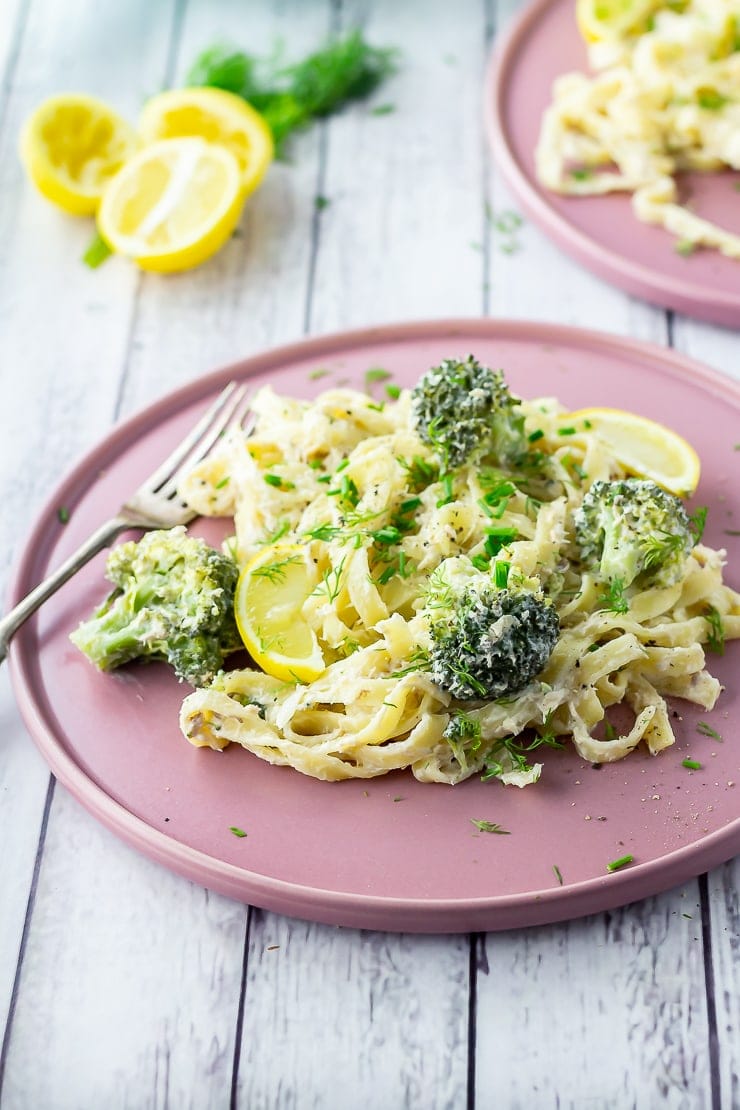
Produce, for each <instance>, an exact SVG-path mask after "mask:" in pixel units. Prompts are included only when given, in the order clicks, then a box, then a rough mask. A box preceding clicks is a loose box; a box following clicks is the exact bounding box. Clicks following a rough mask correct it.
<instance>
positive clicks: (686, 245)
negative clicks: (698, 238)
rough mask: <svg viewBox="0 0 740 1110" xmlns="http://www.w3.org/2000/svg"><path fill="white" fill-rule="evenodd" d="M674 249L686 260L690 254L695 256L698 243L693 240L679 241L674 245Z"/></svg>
mask: <svg viewBox="0 0 740 1110" xmlns="http://www.w3.org/2000/svg"><path fill="white" fill-rule="evenodd" d="M673 249H674V251H675V252H676V254H680V255H682V256H683V257H684V258H688V256H689V255H690V254H693V253H694V251H695V250H696V243H695V242H694V240H693V239H677V240H676V242H675V243H674V245H673Z"/></svg>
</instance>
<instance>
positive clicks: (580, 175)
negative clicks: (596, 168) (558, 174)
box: [570, 169, 591, 181]
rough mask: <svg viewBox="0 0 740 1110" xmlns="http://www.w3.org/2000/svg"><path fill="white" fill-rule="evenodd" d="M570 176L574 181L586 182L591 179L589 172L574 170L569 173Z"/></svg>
mask: <svg viewBox="0 0 740 1110" xmlns="http://www.w3.org/2000/svg"><path fill="white" fill-rule="evenodd" d="M570 176H571V177H572V178H573V180H574V181H588V180H589V179H590V177H591V170H587V169H575V170H571V171H570Z"/></svg>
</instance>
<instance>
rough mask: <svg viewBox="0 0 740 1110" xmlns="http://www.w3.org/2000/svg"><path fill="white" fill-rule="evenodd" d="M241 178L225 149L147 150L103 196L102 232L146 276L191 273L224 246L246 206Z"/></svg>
mask: <svg viewBox="0 0 740 1110" xmlns="http://www.w3.org/2000/svg"><path fill="white" fill-rule="evenodd" d="M243 199H244V197H243V193H242V181H241V171H240V169H239V163H238V162H237V160H236V158H235V156H234V155H233V154H232V153H231V151H230V150H227V149H226V147H221V146H216V145H215V144H213V143H207V142H205V140H203V139H165V140H163V141H162V142H159V143H152V145H151V146H147V147H144V148H143V150H140V151H139V153H138V154H136V155H134V157H133V158H132V159H131V161H130V162H127V163H126V165H125V166H124V167H123V169H122V170H121V171H120V172H119V173H118V174H117V175H116V176H115V177H114V178H113V180H112V181H111V183H110V185H109V186H108V188H107V189H106V191H105V194H104V196H103V200H102V202H101V205H100V208H99V210H98V227H99V229H100V234H101V235H102V236H103V238H104V239H105V240H106V242H107V243H109V244H110V246H111V247H112V248H113V250H115V251H117V252H118V253H119V254H125V255H127V256H128V257H129V258H133V259H134V261H135V262H137V263H138V265H139V266H141V267H142V269H144V270H159V271H161V272H171V271H173V270H188V269H190V268H191V267H192V266H198V265H199V264H200V263H201V262H205V260H206V259H207V258H210V256H211V255H212V254H215V253H216V251H217V250H219V248H220V247H222V246H223V244H224V243H225V242H226V240H227V239H228V238H229V236H230V235H231V233H232V232H233V230H234V228H235V227H236V225H237V223H238V221H239V215H240V213H241V209H242V203H243Z"/></svg>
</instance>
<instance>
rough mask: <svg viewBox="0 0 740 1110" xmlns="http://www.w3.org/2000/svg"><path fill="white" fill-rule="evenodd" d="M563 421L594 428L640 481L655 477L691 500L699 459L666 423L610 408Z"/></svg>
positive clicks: (578, 413) (579, 412) (581, 412)
mask: <svg viewBox="0 0 740 1110" xmlns="http://www.w3.org/2000/svg"><path fill="white" fill-rule="evenodd" d="M562 419H563V421H564V422H566V423H568V424H576V425H577V426H579V427H580V425H581V424H583V423H585V424H587V425H590V430H591V431H593V432H594V433H595V434H596V435H597V436H598V437H599V439H601V440H602V442H603V443H605V444H606V445H607V447H608V448H609V449H610V451H611V452H612V454H613V455H614V457H615V458H616V459H617V460H618V461H619V462H620V463H621V464H622V465H623V466H624V468H625V470H627V471H628V472H629V473H630V474H633V475H635V476H636V477H639V478H651V479H652V480H653V481H654V482H656V483H657V484H658V485H659V486H662V487H663V489H666V490H668V491H669V493H675V494H677V495H678V496H679V497H688V496H690V494H692V493H693V492H694V490H695V489H696V487H697V486H698V484H699V476H700V473H701V464H700V462H699V456H698V455H697V453H696V451H695V450H694V448H693V447H692V446H691V444H690V443H687V441H686V440H685V439H684V438H683V437H682V436H680V435H679V434H678V432H674V431H673V430H672V429H671V428H666V427H665V426H664V425H663V424H658V423H656V421H654V420H649V419H648V418H647V417H645V416H637V415H636V414H635V413H633V412H622V410H621V409H609V408H591V409H578V410H577V411H576V412H569V413H567V414H566V415H565V416H564V417H563V418H562Z"/></svg>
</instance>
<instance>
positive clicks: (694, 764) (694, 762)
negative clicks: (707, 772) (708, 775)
mask: <svg viewBox="0 0 740 1110" xmlns="http://www.w3.org/2000/svg"><path fill="white" fill-rule="evenodd" d="M681 766H682V767H685V768H686V770H687V771H701V763H700V762H699V760H698V759H682V760H681Z"/></svg>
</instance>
